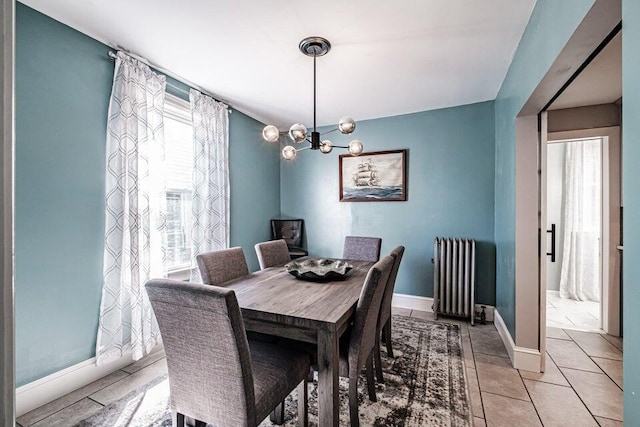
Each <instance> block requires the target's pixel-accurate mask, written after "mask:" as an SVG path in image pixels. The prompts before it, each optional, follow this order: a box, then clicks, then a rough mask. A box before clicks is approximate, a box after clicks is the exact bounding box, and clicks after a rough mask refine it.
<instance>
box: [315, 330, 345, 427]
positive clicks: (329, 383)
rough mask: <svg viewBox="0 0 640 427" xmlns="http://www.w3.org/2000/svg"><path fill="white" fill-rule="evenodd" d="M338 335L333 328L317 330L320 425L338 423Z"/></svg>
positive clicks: (335, 426) (322, 426)
mask: <svg viewBox="0 0 640 427" xmlns="http://www.w3.org/2000/svg"><path fill="white" fill-rule="evenodd" d="M339 364H340V359H339V354H338V336H337V333H336V331H335V330H329V329H320V330H319V331H318V421H319V425H320V427H326V426H334V427H337V426H338V425H339V424H340V394H339V390H338V381H339V378H338V374H339Z"/></svg>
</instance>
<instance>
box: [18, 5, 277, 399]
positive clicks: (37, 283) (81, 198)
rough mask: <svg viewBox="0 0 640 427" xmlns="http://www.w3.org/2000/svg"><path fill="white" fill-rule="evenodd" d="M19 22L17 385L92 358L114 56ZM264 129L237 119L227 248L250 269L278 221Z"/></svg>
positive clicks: (50, 23)
mask: <svg viewBox="0 0 640 427" xmlns="http://www.w3.org/2000/svg"><path fill="white" fill-rule="evenodd" d="M16 12H17V16H16V21H17V22H16V163H15V174H16V179H15V185H16V188H15V251H16V256H15V263H16V264H15V275H16V277H15V304H16V361H17V367H16V368H17V383H18V386H20V385H23V384H25V383H28V382H30V381H34V380H36V379H38V378H41V377H43V376H46V375H48V374H51V373H53V372H55V371H58V370H60V369H63V368H66V367H68V366H71V365H74V364H76V363H79V362H82V361H84V360H87V359H89V358H91V357H93V356H94V355H95V337H96V330H97V326H98V312H99V306H100V295H101V287H102V283H101V281H102V248H103V230H104V202H103V199H104V163H105V135H106V118H107V108H108V103H109V95H110V93H111V83H112V79H113V66H114V63H113V62H111V61H109V60H108V58H107V52H108V50H109V49H108V47H107V46H105V45H103V44H101V43H98V42H96V41H95V40H93V39H91V38H89V37H87V36H85V35H83V34H81V33H79V32H77V31H75V30H73V29H71V28H69V27H67V26H65V25H62V24H60V23H58V22H56V21H54V20H52V19H50V18H48V17H46V16H44V15H42V14H40V13H38V12H36V11H34V10H32V9H29V8H28V7H26V6H24V5H22V4H20V3H18V4H17V10H16ZM170 91H171V90H170ZM173 92H175V91H173ZM175 93H176V94H178V93H177V92H175ZM182 96H183V97H184V94H183V95H182ZM262 126H263V125H262V124H260V123H259V122H257V121H255V120H253V119H251V118H249V117H247V116H245V115H243V114H242V113H239V112H237V111H234V112H233V113H232V114H231V115H230V131H229V134H230V148H229V151H230V153H229V157H230V162H231V164H230V175H231V177H230V180H231V244H232V245H241V246H243V247H244V248H245V253H246V255H247V258H248V259H249V263H250V266H251V268H252V269H257V260H256V258H255V254H254V251H253V244H255V243H256V241H261V240H267V239H268V238H269V237H270V233H269V219H270V218H272V217H277V216H279V213H280V202H279V200H280V189H279V174H280V170H279V163H278V161H277V156H278V153H277V148H276V147H273V146H269V145H266V144H263V143H260V140H259V138H260V132H259V129H260V128H261V127H262ZM264 159H267V161H264Z"/></svg>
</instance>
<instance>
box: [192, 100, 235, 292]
mask: <svg viewBox="0 0 640 427" xmlns="http://www.w3.org/2000/svg"><path fill="white" fill-rule="evenodd" d="M189 99H190V101H191V115H192V120H193V162H194V164H193V193H192V196H193V203H192V212H193V222H192V224H193V225H192V230H191V253H192V264H191V281H192V282H201V281H202V279H201V278H200V272H199V271H198V266H197V264H196V262H195V257H196V255H198V254H200V253H205V252H210V251H213V250H218V249H224V248H228V247H229V157H228V153H229V112H228V109H227V106H226V105H225V104H223V103H222V102H217V101H216V100H214V99H213V98H211V97H209V96H206V95H203V94H202V93H200V92H198V91H197V90H193V89H191V92H190V94H189Z"/></svg>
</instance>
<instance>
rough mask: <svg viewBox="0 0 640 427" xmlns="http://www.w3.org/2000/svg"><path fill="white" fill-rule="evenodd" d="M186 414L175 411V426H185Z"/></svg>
mask: <svg viewBox="0 0 640 427" xmlns="http://www.w3.org/2000/svg"><path fill="white" fill-rule="evenodd" d="M184 426H185V424H184V414H181V413H180V412H174V413H173V427H184Z"/></svg>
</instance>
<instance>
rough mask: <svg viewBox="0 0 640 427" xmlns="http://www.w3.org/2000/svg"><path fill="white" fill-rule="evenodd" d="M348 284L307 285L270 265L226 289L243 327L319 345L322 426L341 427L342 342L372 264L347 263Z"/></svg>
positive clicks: (280, 268) (319, 388) (319, 414)
mask: <svg viewBox="0 0 640 427" xmlns="http://www.w3.org/2000/svg"><path fill="white" fill-rule="evenodd" d="M349 263H350V264H351V265H353V269H352V270H351V271H350V272H349V273H348V274H347V277H346V278H345V279H344V280H337V281H331V282H323V283H318V282H307V281H303V280H299V279H297V278H295V277H294V276H292V275H291V274H289V273H288V272H287V271H286V269H285V268H284V267H283V266H279V267H271V268H267V269H265V270H261V271H258V272H255V273H251V274H249V275H247V276H244V277H241V278H239V279H235V280H231V281H229V282H225V283H224V284H223V285H222V286H225V287H227V288H230V289H233V290H234V291H235V293H236V298H237V299H238V304H239V305H240V309H241V310H242V316H243V318H244V324H245V329H246V330H248V331H254V332H260V333H266V334H270V335H276V336H279V337H283V338H290V339H294V340H298V341H304V342H308V343H313V344H316V345H317V348H318V422H319V425H320V426H322V427H324V426H338V424H339V412H340V398H339V391H338V380H339V378H338V374H339V346H338V343H339V339H340V336H341V335H342V334H343V333H344V331H345V330H346V329H347V327H348V325H349V323H350V321H351V320H352V319H353V317H354V314H355V309H356V304H357V302H358V298H359V296H360V291H361V290H362V286H363V285H364V280H365V278H366V275H367V272H368V271H369V269H370V268H371V266H373V264H374V263H373V262H368V261H353V260H349Z"/></svg>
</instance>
